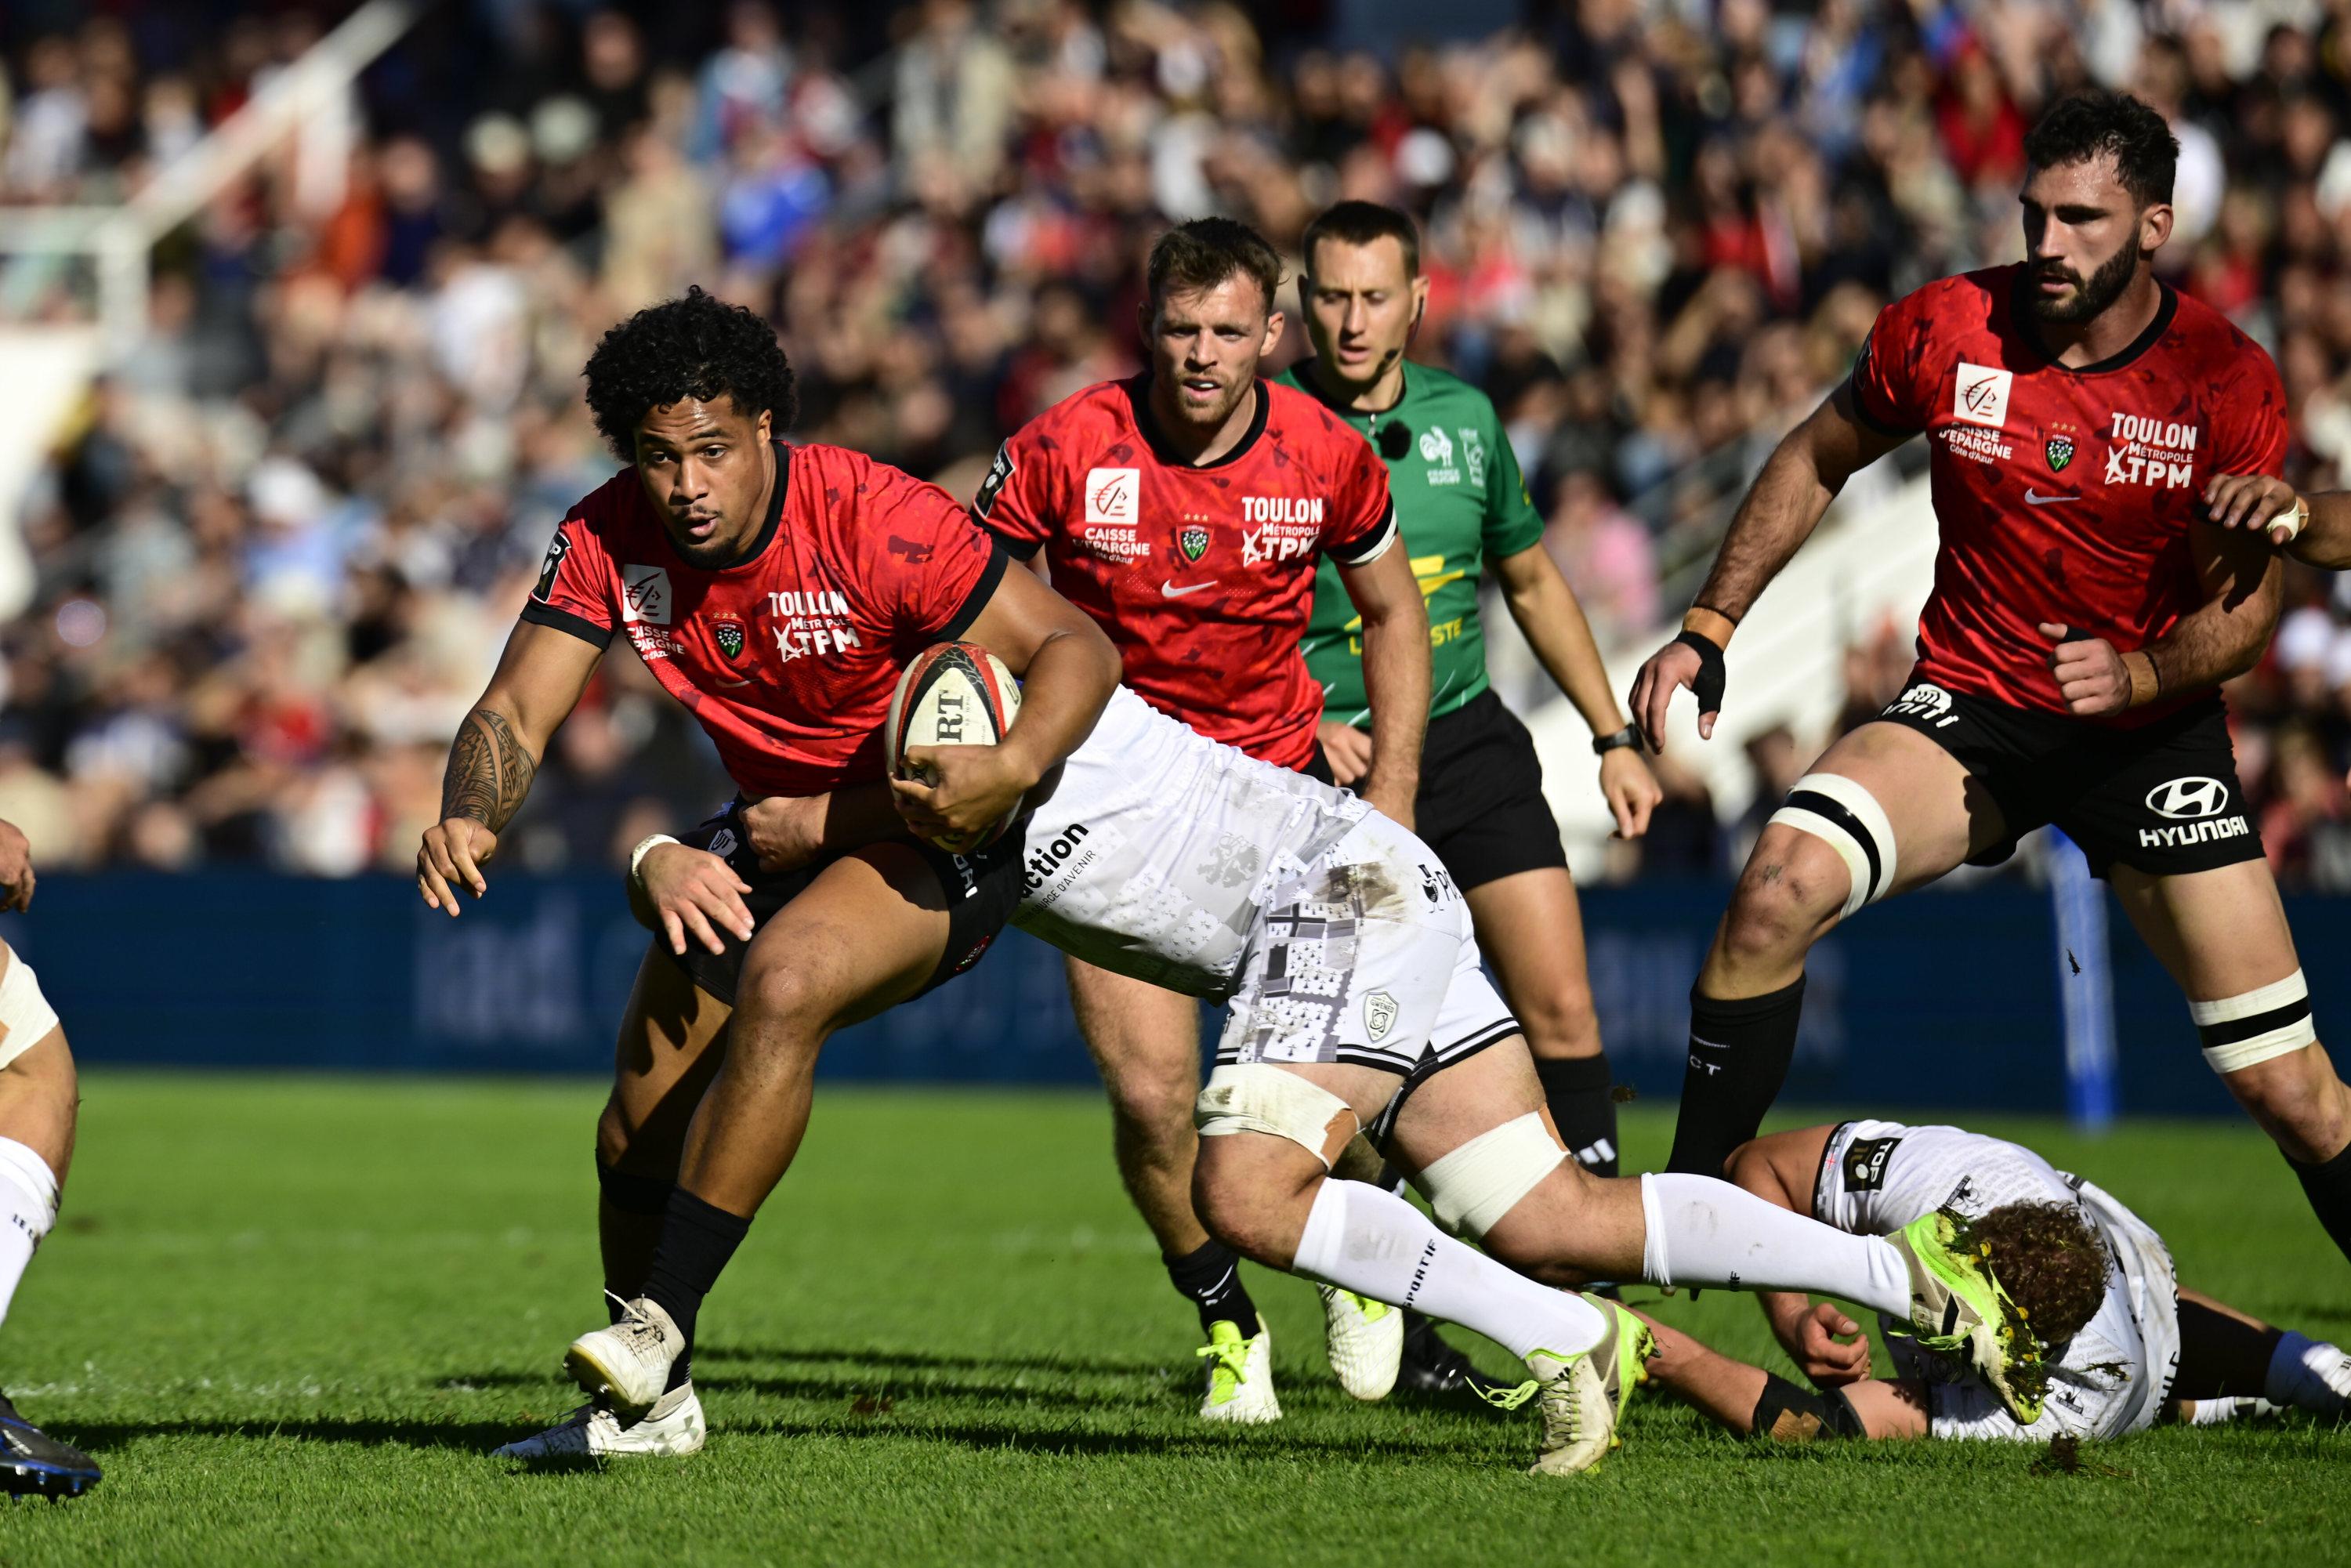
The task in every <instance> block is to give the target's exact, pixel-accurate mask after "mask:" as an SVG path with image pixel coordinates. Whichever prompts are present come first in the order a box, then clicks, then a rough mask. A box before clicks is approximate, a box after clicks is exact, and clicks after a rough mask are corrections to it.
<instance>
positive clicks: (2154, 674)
mask: <svg viewBox="0 0 2351 1568" xmlns="http://www.w3.org/2000/svg"><path fill="white" fill-rule="evenodd" d="M2123 673H2124V674H2127V675H2128V676H2129V677H2130V701H2129V702H2128V703H2127V704H2126V705H2125V706H2129V707H2144V706H2147V704H2148V703H2151V702H2153V701H2154V700H2155V699H2156V698H2158V697H2159V696H2161V695H2163V672H2162V671H2160V670H2158V669H2157V668H2156V667H2155V660H2154V658H2153V656H2152V655H2150V654H2148V653H2147V652H2145V651H2144V650H2143V649H2137V648H2134V649H2132V650H2131V651H2130V652H2129V653H2125V654H2124V655H2123Z"/></svg>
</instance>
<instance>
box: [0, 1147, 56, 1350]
mask: <svg viewBox="0 0 2351 1568" xmlns="http://www.w3.org/2000/svg"><path fill="white" fill-rule="evenodd" d="M56 1223H57V1176H56V1174H55V1173H54V1172H52V1171H51V1170H50V1169H49V1164H48V1162H47V1160H45V1159H43V1158H41V1156H40V1155H37V1154H35V1153H34V1152H33V1151H32V1149H31V1148H30V1147H28V1146H27V1145H24V1144H20V1143H18V1142H16V1139H14V1138H0V1319H5V1317H6V1316H7V1315H8V1303H9V1301H12V1300H14V1299H15V1297H16V1282H17V1281H19V1280H22V1279H23V1278H24V1277H25V1266H26V1264H27V1263H30V1262H31V1261H32V1260H33V1249H34V1248H36V1247H38V1246H39V1245H40V1244H41V1238H42V1237H44V1236H47V1234H48V1233H49V1227H50V1226H52V1225H55V1224H56Z"/></svg>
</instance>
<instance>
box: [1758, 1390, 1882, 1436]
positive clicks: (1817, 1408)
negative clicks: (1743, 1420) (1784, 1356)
mask: <svg viewBox="0 0 2351 1568" xmlns="http://www.w3.org/2000/svg"><path fill="white" fill-rule="evenodd" d="M1754 1422H1755V1428H1754V1430H1755V1435H1756V1436H1757V1437H1769V1438H1770V1439H1771V1441H1773V1442H1775V1443H1809V1442H1812V1441H1813V1440H1814V1439H1816V1438H1820V1437H1865V1436H1866V1435H1867V1434H1865V1432H1863V1430H1862V1429H1861V1414H1860V1412H1858V1411H1856V1410H1855V1409H1854V1407H1853V1401H1852V1400H1850V1399H1847V1398H1846V1397H1845V1396H1844V1390H1843V1389H1839V1388H1832V1389H1830V1390H1828V1391H1827V1392H1826V1393H1824V1394H1815V1393H1813V1391H1812V1390H1811V1389H1808V1388H1799V1387H1797V1386H1796V1385H1794V1384H1792V1383H1791V1382H1789V1381H1788V1380H1787V1379H1786V1378H1784V1377H1782V1376H1780V1375H1778V1374H1776V1373H1771V1372H1767V1373H1765V1374H1764V1375H1763V1397H1762V1398H1761V1399H1758V1400H1757V1401H1756V1402H1755V1416H1754Z"/></svg>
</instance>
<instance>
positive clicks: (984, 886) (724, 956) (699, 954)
mask: <svg viewBox="0 0 2351 1568" xmlns="http://www.w3.org/2000/svg"><path fill="white" fill-rule="evenodd" d="M742 804H743V803H742V802H741V801H739V800H730V801H728V802H727V803H726V805H725V806H724V807H722V808H720V810H718V811H717V812H716V814H715V815H713V816H711V817H709V818H708V819H706V820H705V821H703V822H702V823H701V825H700V826H698V827H696V828H695V830H694V831H692V832H690V833H684V834H681V835H680V836H679V839H680V841H681V842H683V843H684V844H686V845H688V846H689V847H691V848H694V849H697V850H708V851H710V852H713V853H714V854H717V855H721V856H723V857H725V859H726V863H727V864H728V865H729V866H731V867H733V868H734V871H735V874H736V875H737V876H739V877H741V878H742V879H743V880H744V881H745V882H747V883H750V884H751V891H750V892H748V893H747V894H744V895H743V903H744V904H745V905H746V906H747V907H748V908H749V910H750V912H751V934H752V935H753V936H758V934H759V929H760V928H761V927H762V926H764V925H767V924H768V919H769V918H770V917H771V916H773V915H775V913H776V911H778V910H779V909H781V908H782V907H783V906H784V905H785V904H789V903H790V902H791V901H792V900H793V899H794V898H796V897H798V896H799V893H800V891H801V889H803V888H805V887H807V886H808V884H809V883H811V882H814V881H815V880H816V877H817V873H819V872H821V871H822V870H823V869H824V868H825V866H826V865H828V864H830V863H831V862H828V861H820V862H817V863H816V864H814V865H807V866H802V867H801V868H800V869H799V870H798V871H782V872H773V871H761V870H760V869H759V862H758V857H757V856H755V855H754V854H752V852H751V845H750V842H749V840H748V838H747V835H746V834H745V833H744V832H743V831H742V829H741V827H740V826H739V825H738V824H737V821H736V820H735V818H736V813H737V811H739V810H742ZM1028 827H1029V819H1028V818H1027V817H1026V816H1025V815H1024V816H1023V817H1022V818H1021V819H1020V821H1018V822H1015V823H1014V824H1013V825H1012V826H1011V827H1010V828H1009V829H1008V830H1007V831H1006V832H1005V834H1004V836H1003V837H1002V838H1000V839H998V840H997V841H996V842H994V843H992V844H990V845H988V846H987V848H986V849H984V850H981V851H978V852H976V853H973V854H968V855H956V854H949V853H948V852H946V851H945V850H943V849H940V848H939V847H938V846H937V845H935V844H931V843H925V841H922V840H920V839H915V838H908V839H905V840H904V841H903V842H904V843H907V844H909V845H911V846H912V847H913V848H914V849H915V850H916V851H917V852H920V853H921V855H922V857H923V861H924V863H925V864H926V865H928V866H929V867H930V868H931V871H932V873H933V874H935V876H937V878H938V879H939V887H940V889H941V891H942V892H944V893H945V894H946V901H947V945H946V951H945V952H944V953H942V954H941V955H940V956H939V967H937V968H936V969H934V970H933V971H932V972H931V977H930V978H929V979H927V980H925V981H924V982H923V991H931V990H935V989H936V988H939V987H940V986H943V985H945V984H946V983H947V982H948V981H949V980H952V979H954V978H955V977H956V976H957V975H960V974H962V973H963V972H964V971H965V970H966V969H968V968H970V967H972V966H973V965H974V964H977V963H978V962H979V959H980V955H982V954H983V953H986V952H987V948H988V945H989V944H990V943H992V942H994V941H995V940H996V936H997V933H998V932H1000V931H1002V930H1003V929H1004V925H1005V923H1006V922H1007V921H1008V920H1010V919H1011V918H1012V912H1013V911H1014V910H1015V909H1017V908H1019V904H1020V898H1021V894H1022V892H1023V883H1024V877H1023V874H1022V869H1021V863H1020V862H1021V858H1022V855H1023V853H1024V849H1023V846H1024V845H1025V843H1026V842H1027V832H1028ZM714 929H716V927H714ZM718 936H719V938H720V940H722V941H724V942H725V943H726V952H724V953H713V952H712V951H711V950H710V949H709V948H707V947H705V946H703V945H702V944H701V943H699V942H697V941H695V940H693V939H691V938H688V940H687V942H686V946H685V954H684V956H683V957H680V956H678V955H676V954H674V953H672V954H671V955H670V956H671V958H672V959H673V960H674V962H675V963H676V964H677V965H678V966H679V967H682V968H683V969H684V970H685V972H686V973H687V974H688V975H690V976H692V977H694V983H695V985H697V986H699V987H701V988H703V989H704V990H705V991H707V992H709V993H710V994H711V995H712V996H714V997H716V998H718V999H719V1000H720V1001H722V1002H725V1003H726V1005H727V1006H728V1007H733V1006H734V1005H735V982H736V980H737V977H739V976H740V975H741V974H742V972H743V954H744V952H745V951H746V949H747V948H748V947H749V946H750V944H748V943H747V942H745V941H743V940H742V939H740V938H739V937H737V936H736V935H735V934H734V933H733V932H731V931H723V930H722V931H719V932H718ZM662 950H663V951H664V952H668V951H669V949H668V947H667V945H666V944H664V946H663V949H662ZM922 994H923V992H922V991H918V992H916V993H915V995H917V996H920V995H922Z"/></svg>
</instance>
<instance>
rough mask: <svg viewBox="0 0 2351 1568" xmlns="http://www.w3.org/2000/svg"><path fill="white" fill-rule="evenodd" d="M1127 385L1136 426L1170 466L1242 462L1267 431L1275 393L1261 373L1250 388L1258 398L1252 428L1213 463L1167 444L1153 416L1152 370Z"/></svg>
mask: <svg viewBox="0 0 2351 1568" xmlns="http://www.w3.org/2000/svg"><path fill="white" fill-rule="evenodd" d="M1125 384H1126V402H1127V408H1128V411H1129V412H1130V413H1132V414H1133V416H1134V428H1135V429H1136V430H1138V431H1140V432H1142V433H1143V439H1144V442H1145V443H1147V444H1149V445H1150V447H1151V453H1152V455H1153V456H1155V457H1156V458H1158V459H1159V461H1161V462H1162V463H1165V464H1166V465H1168V466H1169V467H1170V468H1201V469H1207V468H1223V467H1226V466H1228V465H1231V464H1234V463H1238V462H1239V461H1240V460H1241V459H1242V458H1243V457H1246V456H1248V455H1249V448H1250V447H1252V446H1255V445H1256V444H1257V438H1258V437H1259V436H1260V435H1263V434H1265V422H1266V419H1267V417H1268V416H1269V415H1270V414H1271V413H1272V412H1273V392H1272V390H1271V389H1270V388H1269V387H1268V386H1267V385H1266V383H1265V378H1264V377H1263V376H1259V377H1258V378H1257V380H1256V382H1254V383H1253V384H1252V385H1251V387H1250V389H1249V390H1250V392H1252V393H1253V394H1254V395H1255V396H1256V398H1257V412H1256V413H1253V414H1251V415H1250V416H1249V429H1248V430H1247V431H1245V432H1243V433H1242V434H1241V438H1240V439H1239V440H1238V441H1236V442H1234V443H1233V449H1232V450H1231V451H1230V452H1228V453H1226V454H1225V455H1223V456H1222V457H1219V458H1217V460H1216V461H1214V462H1212V463H1195V462H1193V461H1191V460H1190V459H1189V458H1187V457H1186V456H1185V455H1183V454H1182V453H1180V452H1178V451H1176V450H1175V448H1174V447H1172V446H1170V445H1168V444H1167V438H1166V437H1165V435H1163V434H1160V430H1159V422H1158V421H1157V420H1155V419H1154V418H1153V417H1152V416H1151V372H1150V371H1144V372H1143V373H1142V374H1141V375H1139V376H1135V377H1134V378H1133V379H1131V380H1130V381H1128V382H1126V383H1125Z"/></svg>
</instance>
